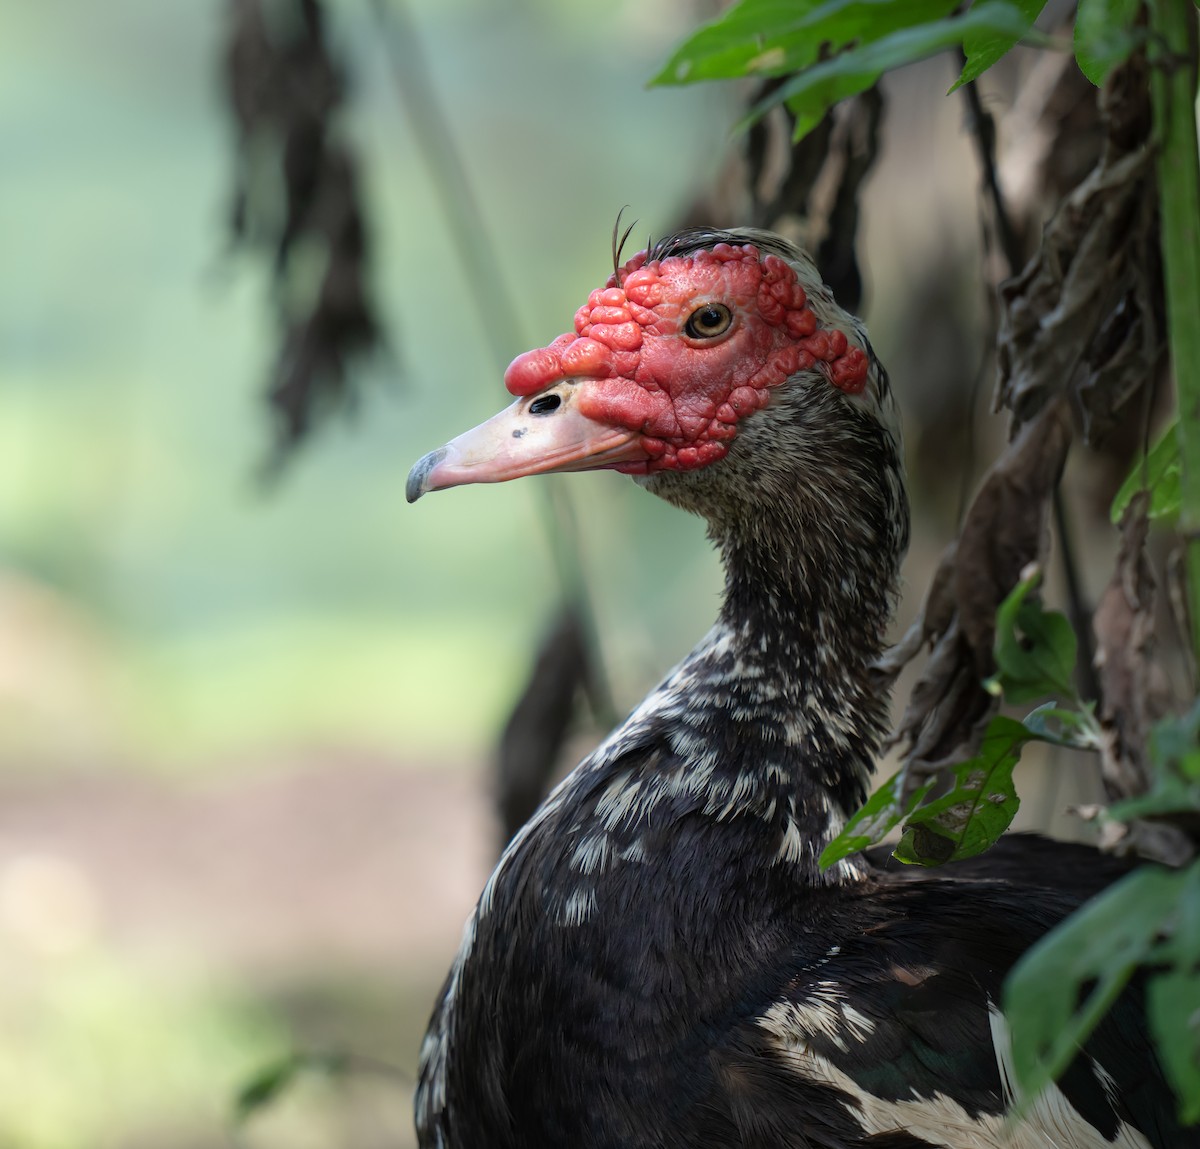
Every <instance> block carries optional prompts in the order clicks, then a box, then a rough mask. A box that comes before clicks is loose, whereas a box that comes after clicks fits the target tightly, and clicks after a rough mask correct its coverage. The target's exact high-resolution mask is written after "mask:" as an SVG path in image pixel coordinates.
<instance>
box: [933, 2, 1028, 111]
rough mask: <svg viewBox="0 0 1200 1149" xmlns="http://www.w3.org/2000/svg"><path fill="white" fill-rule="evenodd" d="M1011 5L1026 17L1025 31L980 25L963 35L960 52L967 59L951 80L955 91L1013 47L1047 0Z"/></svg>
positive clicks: (984, 70) (1025, 31) (980, 73)
mask: <svg viewBox="0 0 1200 1149" xmlns="http://www.w3.org/2000/svg"><path fill="white" fill-rule="evenodd" d="M1013 2H1014V6H1015V7H1016V8H1017V9H1018V10H1019V11H1020V13H1021V15H1022V16H1023V17H1024V19H1025V30H1024V31H1023V32H1019V33H1018V32H1015V31H1013V30H1006V31H1000V30H997V29H995V28H980V29H978V30H977V31H975V32H972V33H971V34H970V35H969V36H964V37H963V52H964V53H965V54H966V57H967V62H966V63H965V64H964V65H963V70H962V75H960V76H959V77H958V79H957V80H955V81H954V84H953V85H952V86H951V88H950V91H951V92H954V91H957V90H958V89H959V88H961V87H962V86H963V84H969V83H970V82H971V81H972V80H975V79H978V78H979V77H980V76H982V75H983V73H984V72H986V71H987V70H988V69H989V68H990V67H991V66H992V65H993V64H994V63H995V62H996V61H997V60H999V59H1000V57H1001V56H1003V55H1005V54H1006V53H1007V52H1008V51H1009V49H1010V48H1012V47H1014V46H1015V45H1016V43H1017V41H1018V40H1020V39H1021V37H1022V36H1024V35H1026V34H1027V33H1028V32H1029V30H1030V29H1031V28H1032V27H1033V22H1034V21H1035V20H1036V19H1037V18H1038V16H1040V15H1041V12H1042V9H1043V8H1044V7H1045V6H1046V0H1013Z"/></svg>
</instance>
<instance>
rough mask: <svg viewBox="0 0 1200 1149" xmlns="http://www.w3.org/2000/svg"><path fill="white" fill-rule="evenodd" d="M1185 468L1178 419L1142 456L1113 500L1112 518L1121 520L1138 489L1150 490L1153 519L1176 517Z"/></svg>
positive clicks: (1110, 513) (1150, 513) (1114, 520)
mask: <svg viewBox="0 0 1200 1149" xmlns="http://www.w3.org/2000/svg"><path fill="white" fill-rule="evenodd" d="M1181 472H1182V467H1181V466H1180V462H1179V420H1178V419H1176V420H1175V421H1174V422H1173V423H1172V424H1171V425H1170V426H1169V427H1168V428H1167V429H1166V431H1165V432H1164V433H1163V436H1162V438H1161V439H1159V441H1158V442H1157V443H1156V444H1155V445H1154V447H1153V448H1152V449H1151V451H1150V453H1149V454H1148V455H1147V456H1146V457H1145V458H1144V459H1139V460H1138V461H1137V463H1136V464H1135V465H1134V468H1133V470H1132V471H1130V472H1129V476H1128V477H1127V478H1126V480H1125V482H1123V483H1122V484H1121V489H1120V490H1119V491H1118V492H1117V494H1116V498H1114V499H1113V504H1112V510H1111V511H1110V512H1109V517H1110V518H1111V519H1112V521H1113V522H1114V523H1119V522H1120V521H1121V516H1122V515H1123V514H1124V513H1125V508H1126V507H1127V506H1128V505H1129V500H1130V499H1132V498H1133V496H1134V495H1136V494H1137V493H1138V491H1145V490H1149V491H1150V511H1149V515H1150V517H1151V518H1152V519H1161V518H1166V517H1168V516H1169V517H1172V518H1173V517H1174V516H1175V515H1177V514H1178V513H1179V504H1180V493H1179V482H1180V475H1181Z"/></svg>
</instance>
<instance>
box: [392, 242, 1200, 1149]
mask: <svg viewBox="0 0 1200 1149" xmlns="http://www.w3.org/2000/svg"><path fill="white" fill-rule="evenodd" d="M615 262H616V261H614V263H615ZM505 382H506V384H507V387H508V390H509V391H510V392H512V393H513V394H514V395H516V396H517V399H516V401H515V402H514V403H513V404H512V405H511V406H510V407H508V408H507V409H506V410H504V411H502V412H501V413H500V414H498V415H496V416H495V417H494V418H492V419H490V420H488V421H487V422H485V423H483V424H482V425H480V426H479V427H477V428H475V429H474V430H472V431H468V432H467V433H465V434H464V435H461V436H460V437H459V438H457V439H455V440H453V442H451V443H449V444H447V445H446V446H445V447H442V448H441V449H439V450H437V451H434V452H432V453H431V454H429V455H427V456H425V458H423V459H422V460H421V461H420V462H418V463H417V464H416V466H415V467H414V468H413V470H412V473H411V474H410V476H409V483H408V498H409V500H410V501H413V500H415V499H416V498H418V497H419V496H420V495H422V494H423V493H425V492H427V491H433V490H440V489H443V488H446V487H453V486H456V485H459V484H464V483H488V482H498V481H501V480H505V479H511V478H516V477H518V476H522V475H533V474H541V473H547V472H557V471H578V470H592V469H610V470H616V471H620V472H623V473H625V474H628V475H632V476H633V477H634V478H635V480H636V481H637V482H638V483H640V484H641V485H642V486H644V487H645V488H646V489H648V490H650V491H652V492H654V493H655V494H657V495H660V496H661V497H663V498H664V499H666V500H668V501H669V502H671V503H674V504H676V505H677V506H680V507H683V508H685V509H687V510H689V511H694V512H696V513H698V514H700V515H702V516H703V517H704V518H705V519H706V520H707V523H708V529H709V533H710V535H711V537H712V539H713V540H714V541H715V543H716V545H717V546H718V547H719V548H720V551H721V555H722V558H723V560H724V565H725V572H726V585H725V594H724V601H723V605H722V608H721V611H720V615H719V618H718V620H717V622H716V625H715V626H714V627H713V628H712V630H710V631H709V633H708V634H707V636H706V637H705V638H704V639H703V640H702V641H701V642H700V644H699V645H698V646H697V647H696V648H695V649H694V650H693V651H692V652H691V653H690V654H689V655H688V656H687V657H686V658H685V659H684V660H683V661H682V662H681V663H680V664H679V665H678V666H677V667H676V668H675V669H674V670H673V671H671V672H670V673H669V674H668V675H667V677H666V678H665V680H664V681H663V682H662V684H661V685H660V686H658V687H657V688H656V689H655V690H654V691H653V692H652V693H651V694H650V695H649V696H648V697H647V698H646V699H645V700H644V701H643V702H642V703H641V705H640V706H638V707H637V709H635V710H634V711H633V713H632V714H630V716H629V717H628V718H627V719H626V720H625V722H624V723H623V724H622V725H621V726H619V727H618V728H617V729H616V730H615V731H614V732H613V733H612V735H611V736H610V737H609V738H608V739H607V741H605V742H604V743H603V744H602V745H601V746H600V747H599V748H598V749H597V750H596V751H595V752H593V753H592V754H591V755H589V756H588V757H587V758H586V759H584V761H583V762H581V763H580V764H579V766H578V767H576V769H575V770H574V771H573V772H572V773H571V774H570V775H569V776H568V777H567V778H566V779H565V780H564V781H563V782H562V783H561V784H560V785H559V786H558V787H557V789H555V790H554V791H553V793H552V794H551V795H550V797H549V798H548V799H547V800H546V801H545V803H544V804H543V805H542V806H541V808H540V809H539V810H538V812H537V813H536V814H535V815H534V817H533V818H532V819H531V820H530V821H529V823H528V824H527V825H526V826H525V827H524V829H523V830H522V831H521V832H520V833H519V834H518V835H517V836H516V838H515V839H514V840H513V841H512V843H511V844H510V845H509V847H508V848H507V849H506V850H505V852H504V854H503V856H502V857H501V859H500V861H499V863H498V865H497V866H496V869H495V871H494V873H493V874H492V876H491V878H490V879H489V880H488V882H487V885H486V886H485V888H484V890H483V894H482V896H481V898H480V900H479V903H478V906H477V908H476V910H475V913H474V914H473V915H472V917H471V918H470V920H469V921H468V922H467V925H466V929H465V931H464V936H463V940H462V946H461V948H460V950H459V953H458V956H457V957H456V959H455V961H454V964H453V967H452V968H451V970H450V973H449V976H448V978H447V980H446V983H445V986H444V988H443V990H442V993H441V997H440V1000H439V1001H438V1004H437V1006H436V1008H435V1010H434V1013H433V1017H432V1020H431V1022H430V1026H429V1031H428V1034H427V1036H426V1038H425V1041H424V1044H423V1046H422V1050H421V1065H420V1075H419V1083H418V1087H417V1093H416V1103H415V1105H416V1122H417V1129H418V1137H419V1141H420V1144H421V1145H422V1146H424V1147H427V1149H485V1147H486V1149H551V1147H553V1149H651V1147H654V1149H676V1147H678V1149H685V1147H686V1149H709V1147H716V1146H721V1147H724V1149H734V1147H743V1146H744V1147H746V1149H749V1147H754V1149H802V1147H803V1149H808V1147H813V1149H816V1147H820V1149H867V1147H870V1149H934V1147H944V1149H992V1147H995V1149H1001V1147H1004V1149H1029V1147H1033V1146H1038V1147H1043V1146H1045V1147H1053V1149H1101V1147H1103V1149H1150V1147H1153V1149H1183V1147H1184V1146H1185V1145H1189V1146H1195V1145H1197V1144H1200V1140H1198V1138H1197V1134H1196V1132H1195V1130H1192V1131H1187V1130H1183V1129H1181V1128H1180V1127H1179V1126H1178V1124H1177V1123H1176V1121H1175V1118H1174V1111H1173V1103H1172V1100H1171V1096H1170V1093H1169V1090H1168V1089H1167V1087H1166V1085H1165V1084H1164V1082H1163V1079H1162V1075H1161V1072H1160V1069H1159V1066H1158V1065H1157V1062H1156V1061H1155V1058H1154V1055H1153V1052H1152V1050H1151V1049H1150V1047H1149V1045H1148V1042H1147V1039H1146V1037H1145V1035H1144V1033H1143V1031H1142V1021H1141V1012H1140V1009H1139V1008H1137V1003H1136V1002H1133V1001H1130V1000H1126V1001H1124V1002H1122V1003H1120V1004H1119V1005H1118V1007H1117V1009H1116V1010H1115V1011H1114V1012H1113V1013H1112V1014H1110V1016H1109V1018H1108V1019H1107V1020H1106V1021H1105V1022H1104V1023H1103V1024H1102V1025H1101V1026H1100V1027H1099V1028H1098V1030H1097V1031H1096V1033H1095V1034H1094V1035H1093V1037H1092V1039H1091V1041H1090V1042H1089V1044H1088V1047H1087V1049H1086V1050H1085V1051H1084V1052H1082V1053H1081V1054H1080V1056H1079V1057H1078V1058H1077V1059H1076V1061H1075V1063H1074V1064H1073V1065H1072V1067H1071V1068H1070V1069H1069V1070H1068V1072H1067V1073H1066V1074H1065V1076H1064V1077H1063V1078H1062V1080H1061V1081H1060V1083H1059V1085H1058V1086H1056V1087H1053V1088H1051V1089H1050V1090H1048V1091H1047V1092H1046V1093H1044V1094H1043V1095H1042V1098H1041V1099H1040V1100H1039V1101H1038V1102H1037V1103H1036V1104H1035V1105H1034V1106H1033V1108H1032V1109H1031V1111H1030V1112H1029V1113H1028V1115H1027V1116H1026V1117H1025V1119H1024V1120H1023V1121H1022V1122H1021V1123H1020V1124H1019V1125H1016V1126H1015V1127H1013V1126H1012V1125H1011V1123H1007V1122H1006V1113H1007V1111H1008V1110H1009V1107H1010V1105H1011V1102H1012V1100H1013V1085H1012V1080H1011V1075H1010V1072H1009V1069H1008V1062H1007V1036H1006V1029H1005V1025H1004V1020H1003V1017H1002V1015H1001V1013H1000V1010H999V1007H998V1003H999V1001H1000V993H1001V985H1002V983H1003V980H1004V977H1005V975H1006V973H1007V971H1008V970H1009V968H1010V967H1011V966H1012V964H1013V963H1014V962H1015V961H1016V960H1017V958H1019V957H1020V955H1021V954H1022V952H1023V951H1024V950H1025V949H1026V948H1027V947H1028V946H1029V945H1030V944H1031V943H1032V942H1034V941H1035V940H1036V939H1037V938H1039V937H1040V936H1041V935H1042V934H1044V933H1045V932H1046V931H1047V930H1048V929H1049V928H1050V927H1051V926H1053V925H1054V924H1055V923H1056V922H1057V921H1059V920H1060V919H1061V918H1062V917H1064V916H1065V915H1066V914H1068V913H1069V912H1070V911H1071V910H1072V909H1073V908H1075V906H1076V905H1077V904H1078V902H1079V900H1080V897H1081V895H1082V892H1081V891H1075V890H1071V889H1065V888H1062V887H1061V886H1060V887H1059V888H1055V886H1054V881H1053V877H1052V876H1047V877H1046V878H1045V879H1044V880H1043V879H1041V878H1040V877H1039V874H1038V872H1037V871H1036V869H1034V870H1033V871H1032V872H1028V871H1026V872H1024V873H1022V870H1021V867H1020V866H1019V865H1017V864H1015V863H1014V861H1013V857H1012V854H1011V852H1007V853H1006V862H1005V865H1004V866H1002V867H998V870H997V875H996V876H989V874H988V871H987V869H986V867H984V866H981V865H978V864H977V865H974V866H972V867H970V871H969V873H970V876H969V877H964V878H955V877H954V876H942V875H941V874H938V873H932V874H926V873H921V874H919V875H917V876H915V877H914V876H911V875H906V876H905V877H904V878H903V879H900V878H897V877H894V876H891V875H889V874H887V873H885V872H883V871H882V870H880V869H879V868H877V867H874V866H872V865H871V864H870V863H869V862H868V861H867V860H865V859H864V858H862V857H852V858H848V859H846V860H845V861H843V862H840V863H838V864H837V865H835V866H833V867H832V868H831V869H829V870H827V871H822V870H821V869H820V867H819V865H818V862H817V859H818V857H819V856H820V853H821V850H822V848H823V847H824V846H825V844H826V843H827V842H828V841H829V840H830V839H831V838H832V837H833V836H834V835H836V834H837V833H838V831H839V830H840V829H841V827H842V826H843V825H844V823H845V820H846V819H847V817H848V816H849V815H850V814H851V813H852V812H853V811H855V810H856V809H857V808H858V806H859V805H860V804H861V802H862V801H863V799H864V797H865V794H866V791H867V784H868V780H869V779H870V776H871V773H872V770H873V768H874V764H875V758H876V754H877V752H878V749H879V746H880V742H881V740H882V738H883V736H884V733H885V730H886V724H887V720H888V707H887V699H886V698H884V697H881V696H880V695H879V694H878V693H877V692H876V691H875V690H874V689H873V688H872V686H871V684H870V678H869V675H868V667H869V666H870V664H871V663H872V661H873V660H874V659H875V658H876V657H877V656H878V655H879V653H880V651H881V648H882V646H883V644H884V640H885V629H886V627H887V624H888V621H889V617H890V614H891V609H892V604H893V598H894V595H895V592H896V585H897V572H898V567H899V562H900V559H901V557H902V555H903V552H904V549H905V546H906V544H907V537H908V506H907V500H906V496H905V490H904V482H903V474H902V465H901V451H900V433H899V422H898V418H897V412H896V406H895V401H894V398H893V395H892V391H891V389H890V387H889V383H888V378H887V375H886V373H885V371H884V370H883V368H882V366H881V365H880V363H879V361H878V359H877V358H876V357H875V354H874V352H873V351H872V349H871V346H870V344H869V343H868V341H867V337H866V334H865V332H864V330H863V328H862V326H861V324H860V323H859V322H858V320H856V319H854V318H853V317H851V316H850V315H848V314H846V313H845V312H844V311H842V310H841V309H840V308H839V307H838V306H837V304H836V303H835V302H834V300H833V299H832V297H831V295H830V293H829V291H828V289H827V288H825V287H824V286H823V285H822V283H821V281H820V277H819V276H818V275H817V273H816V271H815V269H814V266H813V264H812V262H811V261H810V260H809V258H808V257H807V256H806V255H805V254H804V253H802V252H801V251H800V250H798V249H797V248H795V247H793V246H792V245H790V244H789V243H787V242H785V241H784V240H782V239H781V238H780V237H778V236H775V235H772V234H770V233H766V232H760V231H751V230H738V231H728V232H726V231H709V230H703V229H700V230H694V229H693V230H688V231H685V232H680V233H678V234H675V235H672V236H670V237H669V238H667V239H664V240H662V241H661V242H659V243H657V244H654V245H653V246H652V247H651V248H650V249H649V250H648V251H645V252H642V253H641V254H639V255H637V256H635V257H634V258H633V259H632V260H631V261H629V262H628V263H626V264H625V265H624V266H623V267H621V268H619V269H617V270H615V271H614V274H613V276H612V277H611V278H610V279H609V280H608V283H607V285H606V286H605V287H603V288H600V289H598V290H596V291H594V292H593V293H592V294H591V296H590V297H589V298H588V301H587V303H586V304H585V305H584V306H583V307H582V308H581V309H580V310H579V311H578V312H577V314H576V316H575V329H574V331H573V332H570V333H568V334H565V335H563V336H560V337H559V338H558V339H556V340H554V342H552V343H551V344H550V345H549V346H548V347H545V348H541V349H538V350H534V351H530V352H527V353H526V354H524V355H521V356H519V357H518V358H517V359H516V360H515V361H514V362H513V363H512V365H511V366H510V367H509V369H508V371H507V373H506V375H505ZM1017 874H1021V876H1022V877H1023V879H1024V880H1022V881H1018V880H1016V879H1015V875H1017ZM1082 884H1084V885H1087V884H1088V883H1087V882H1086V881H1085V882H1084V883H1082ZM1097 884H1100V883H1099V882H1098V883H1097ZM1088 892H1090V891H1088Z"/></svg>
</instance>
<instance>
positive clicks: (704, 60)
mask: <svg viewBox="0 0 1200 1149" xmlns="http://www.w3.org/2000/svg"><path fill="white" fill-rule="evenodd" d="M955 7H956V3H955V0H742V2H741V3H740V4H735V5H734V6H733V7H732V8H730V9H729V10H728V11H726V12H724V13H723V14H722V15H720V16H718V17H717V18H716V19H715V20H712V21H710V22H709V23H708V24H705V25H703V26H702V27H701V28H699V29H698V30H697V31H696V32H694V33H693V34H692V35H691V36H689V37H688V39H687V40H685V41H684V42H683V43H682V44H681V45H680V46H679V47H678V48H677V49H676V50H675V52H674V53H673V54H672V56H671V58H670V59H669V60H668V61H667V63H666V65H665V66H664V67H663V69H662V71H661V72H659V74H658V75H657V76H655V77H654V79H653V80H651V81H650V82H651V84H692V83H695V82H697V81H699V80H728V79H734V78H736V77H740V76H778V75H785V74H787V73H788V72H796V71H799V70H800V69H801V68H806V67H808V66H809V65H810V64H813V63H816V61H817V60H818V59H820V57H821V55H822V53H824V54H825V55H829V54H830V53H832V52H837V51H839V50H840V49H842V48H844V47H845V46H846V45H847V44H850V43H853V42H857V43H860V44H866V43H870V42H871V41H873V40H878V39H879V38H880V37H881V36H886V35H888V34H889V33H891V32H895V31H897V30H898V29H900V28H906V27H909V26H911V25H914V24H923V23H925V22H926V21H929V20H935V19H937V18H939V17H942V16H946V15H947V14H948V13H950V12H952V11H953V10H954V8H955Z"/></svg>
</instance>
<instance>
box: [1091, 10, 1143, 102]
mask: <svg viewBox="0 0 1200 1149" xmlns="http://www.w3.org/2000/svg"><path fill="white" fill-rule="evenodd" d="M1141 6H1142V4H1141V0H1079V5H1078V8H1077V9H1076V13H1075V59H1076V61H1077V62H1078V64H1079V70H1080V71H1081V72H1082V73H1083V74H1084V75H1085V76H1086V77H1087V78H1088V79H1089V80H1091V81H1092V83H1093V84H1095V85H1096V86H1097V87H1100V85H1102V84H1103V83H1104V81H1105V80H1107V79H1108V76H1109V73H1110V72H1111V71H1112V70H1113V69H1114V68H1115V67H1117V65H1118V64H1123V63H1124V62H1125V61H1126V60H1127V59H1128V58H1129V54H1130V53H1131V52H1132V51H1133V49H1134V48H1135V47H1136V46H1137V44H1138V41H1139V39H1140V37H1139V36H1137V35H1136V34H1135V32H1134V27H1133V24H1134V21H1135V20H1136V19H1137V14H1138V9H1139V8H1141Z"/></svg>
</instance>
